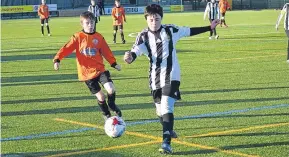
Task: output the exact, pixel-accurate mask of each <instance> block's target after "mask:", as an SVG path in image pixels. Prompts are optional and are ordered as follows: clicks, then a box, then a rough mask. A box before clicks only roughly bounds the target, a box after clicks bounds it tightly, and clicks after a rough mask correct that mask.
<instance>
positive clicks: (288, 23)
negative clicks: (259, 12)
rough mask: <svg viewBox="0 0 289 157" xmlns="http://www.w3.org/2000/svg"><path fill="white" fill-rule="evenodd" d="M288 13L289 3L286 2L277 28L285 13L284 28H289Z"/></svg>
mask: <svg viewBox="0 0 289 157" xmlns="http://www.w3.org/2000/svg"><path fill="white" fill-rule="evenodd" d="M288 14H289V3H286V4H285V5H284V6H283V9H282V10H281V13H280V15H279V17H278V19H277V22H276V28H278V27H279V24H280V22H281V19H282V18H283V16H284V15H285V18H284V29H285V30H289V21H288V18H289V17H288Z"/></svg>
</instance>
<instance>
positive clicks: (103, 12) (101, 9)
mask: <svg viewBox="0 0 289 157" xmlns="http://www.w3.org/2000/svg"><path fill="white" fill-rule="evenodd" d="M97 5H98V7H99V10H100V15H105V10H104V0H98V2H97Z"/></svg>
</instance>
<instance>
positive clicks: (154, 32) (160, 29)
mask: <svg viewBox="0 0 289 157" xmlns="http://www.w3.org/2000/svg"><path fill="white" fill-rule="evenodd" d="M162 28H164V27H163V25H161V27H160V28H159V29H158V30H156V31H152V30H151V29H150V28H148V30H149V31H150V32H151V33H153V34H156V33H159V32H161V31H162Z"/></svg>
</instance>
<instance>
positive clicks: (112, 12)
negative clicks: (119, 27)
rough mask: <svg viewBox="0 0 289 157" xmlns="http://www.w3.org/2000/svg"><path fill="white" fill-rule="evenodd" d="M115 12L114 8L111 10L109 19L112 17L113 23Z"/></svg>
mask: <svg viewBox="0 0 289 157" xmlns="http://www.w3.org/2000/svg"><path fill="white" fill-rule="evenodd" d="M115 12H116V10H115V8H112V11H111V17H112V19H113V20H114V21H116V20H117V17H116V16H115Z"/></svg>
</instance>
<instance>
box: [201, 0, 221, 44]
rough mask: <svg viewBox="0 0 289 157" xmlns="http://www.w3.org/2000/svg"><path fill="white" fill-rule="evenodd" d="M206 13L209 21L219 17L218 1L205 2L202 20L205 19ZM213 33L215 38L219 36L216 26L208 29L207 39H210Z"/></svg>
mask: <svg viewBox="0 0 289 157" xmlns="http://www.w3.org/2000/svg"><path fill="white" fill-rule="evenodd" d="M207 14H208V18H209V21H210V23H212V22H213V21H214V20H215V19H218V20H219V19H220V9H219V7H218V3H216V1H215V0H211V2H208V3H207V6H206V10H205V13H204V20H206V16H207ZM213 34H214V36H215V39H218V38H219V35H217V31H216V28H215V29H213V30H211V31H210V37H209V39H212V35H213Z"/></svg>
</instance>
